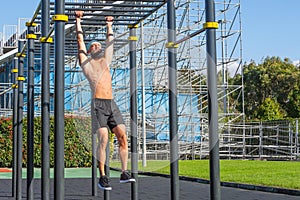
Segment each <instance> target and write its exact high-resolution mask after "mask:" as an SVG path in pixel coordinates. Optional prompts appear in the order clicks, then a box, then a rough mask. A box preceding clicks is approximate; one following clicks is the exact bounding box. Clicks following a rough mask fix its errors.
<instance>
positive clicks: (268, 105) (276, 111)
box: [255, 98, 285, 120]
mask: <svg viewBox="0 0 300 200" xmlns="http://www.w3.org/2000/svg"><path fill="white" fill-rule="evenodd" d="M284 116H285V111H284V110H283V109H282V108H281V107H280V104H279V103H278V102H277V101H276V100H274V99H271V98H266V99H265V100H264V101H263V102H262V104H261V105H260V106H259V107H258V109H257V111H256V112H255V117H256V118H258V119H260V120H277V119H283V118H284Z"/></svg>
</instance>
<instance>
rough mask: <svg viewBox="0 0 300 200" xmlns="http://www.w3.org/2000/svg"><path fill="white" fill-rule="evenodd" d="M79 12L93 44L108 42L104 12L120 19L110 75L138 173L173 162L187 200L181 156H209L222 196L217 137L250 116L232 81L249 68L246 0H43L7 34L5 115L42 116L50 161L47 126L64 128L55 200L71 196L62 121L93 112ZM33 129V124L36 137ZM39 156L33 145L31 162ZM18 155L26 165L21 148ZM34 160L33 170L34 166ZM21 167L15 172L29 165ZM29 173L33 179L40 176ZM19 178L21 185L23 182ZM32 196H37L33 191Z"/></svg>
mask: <svg viewBox="0 0 300 200" xmlns="http://www.w3.org/2000/svg"><path fill="white" fill-rule="evenodd" d="M75 10H84V11H85V13H84V17H83V19H82V26H83V31H84V38H85V41H86V42H89V41H91V40H95V39H96V40H98V41H100V42H102V44H104V42H103V41H104V40H105V39H106V36H105V35H106V30H105V16H108V15H109V16H113V17H114V25H113V28H114V35H115V42H114V48H115V51H114V52H115V54H114V59H113V63H112V65H111V74H112V80H113V90H114V97H115V101H116V102H117V104H118V106H119V108H120V110H121V112H122V113H123V116H124V119H125V122H126V125H127V127H130V129H129V128H128V135H130V138H131V140H130V145H131V146H130V151H131V152H130V156H131V159H132V161H133V162H132V164H133V166H132V175H133V177H135V178H137V166H136V165H135V161H136V160H137V159H142V160H143V164H146V160H147V159H160V158H165V156H167V157H168V158H169V159H170V160H171V170H170V171H171V184H172V191H173V192H172V194H171V196H172V199H178V171H177V168H178V166H177V161H178V159H179V158H185V159H199V158H200V159H201V158H203V157H206V156H208V155H209V154H210V157H211V158H212V161H211V162H212V163H213V164H212V168H211V170H212V171H213V172H214V173H212V174H213V177H211V181H212V184H211V188H212V190H211V191H212V194H211V197H212V199H219V198H220V194H219V193H218V191H219V189H218V187H219V186H218V182H219V175H218V171H219V169H218V152H217V151H218V150H219V148H218V145H219V139H218V135H217V132H218V130H222V128H223V127H225V126H228V124H230V123H233V122H237V121H242V120H243V117H244V114H243V112H242V113H241V112H238V111H237V110H236V109H235V105H236V104H237V101H238V99H232V98H231V99H230V101H229V96H230V95H231V94H233V93H238V94H239V95H237V96H238V98H241V99H243V83H242V82H241V83H240V84H238V85H230V84H229V83H228V76H233V75H235V74H237V73H240V72H241V71H242V45H241V18H240V0H215V1H210V0H196V1H188V0H178V1H166V0H141V1H129V0H125V1H100V0H72V1H71V0H66V1H58V0H56V1H54V0H51V1H49V0H41V2H40V3H39V5H38V6H37V9H36V12H35V13H34V15H33V17H32V19H29V20H28V21H27V23H26V26H27V30H25V31H24V30H23V29H22V28H20V27H19V28H16V32H14V33H12V34H8V35H7V34H6V33H2V35H3V36H2V38H3V39H2V41H1V42H0V45H1V48H0V49H1V52H0V53H1V55H0V70H1V73H0V82H1V87H0V94H1V96H0V106H1V113H0V114H1V115H2V116H12V115H13V113H14V109H13V108H16V107H18V117H17V119H15V120H16V124H19V123H18V122H20V120H21V119H22V115H23V112H24V114H26V113H27V117H28V118H29V119H31V120H29V121H30V122H32V121H33V120H32V119H33V117H34V115H42V118H43V122H42V123H43V127H44V129H43V130H42V131H43V147H42V148H43V149H45V151H44V154H43V159H44V160H43V162H42V163H44V164H45V165H47V163H49V158H48V155H47V151H48V148H49V147H48V144H47V137H48V135H47V134H49V124H47V121H49V120H48V119H49V116H50V115H55V117H56V120H55V127H56V128H55V132H56V133H59V134H57V136H56V139H55V141H56V153H57V154H56V155H57V156H56V157H57V158H56V159H57V160H56V163H58V165H57V166H56V174H57V176H56V178H55V181H56V183H57V184H56V185H55V197H56V199H63V195H64V192H63V187H64V185H63V184H64V181H63V175H61V174H63V154H62V152H63V150H62V148H63V139H64V138H63V132H64V126H63V124H62V123H60V122H61V121H63V117H64V115H73V116H74V115H75V116H76V115H78V116H82V115H89V114H90V101H91V95H90V88H89V85H88V82H87V80H86V79H85V78H84V76H83V73H82V71H81V68H80V66H79V65H78V60H77V41H76V33H75V17H74V11H75ZM19 26H20V25H19ZM17 30H18V31H17ZM55 33H59V34H55ZM4 35H5V36H4ZM4 38H5V39H4ZM214 43H215V44H214ZM103 47H104V48H105V46H103ZM215 56H217V57H215ZM16 60H17V61H18V62H16ZM20 67H24V68H23V70H24V71H22V69H21V68H20ZM16 69H18V70H16ZM216 69H217V70H216ZM16 72H18V77H17V78H16V79H15V80H14V77H15V73H16ZM215 83H216V85H215ZM16 84H17V85H18V87H16ZM23 84H24V106H23V102H22V100H20V97H18V101H17V102H15V101H16V98H15V95H14V92H15V93H16V91H18V93H19V94H20V92H22V90H21V89H22V88H23ZM209 91H210V92H209ZM22 93H23V92H22ZM209 95H210V96H209ZM22 99H23V98H22ZM16 103H18V105H17V106H16ZM209 105H210V106H209ZM217 110H219V112H218V111H217ZM209 112H210V115H209V114H208V113H209ZM30 122H29V124H30ZM217 124H219V127H218V125H217ZM32 126H33V125H32ZM29 127H30V126H29ZM31 128H32V127H31ZM16 129H18V130H22V129H21V127H16ZM32 131H33V130H32V129H30V128H29V130H28V132H29V135H30V134H33V132H32ZM19 132H20V131H19ZM219 132H221V131H219ZM18 137H21V136H20V133H18ZM20 139H21V138H18V140H19V141H20ZM170 141H171V142H170ZM177 145H178V146H177ZM92 149H93V151H94V149H95V148H94V146H93V147H92ZM32 151H33V150H32V149H31V148H29V152H28V155H29V156H28V157H30V155H32ZM17 152H18V156H17V157H18V159H21V153H22V152H20V149H18V150H17ZM93 155H94V153H93ZM18 161H20V160H18ZM16 162H17V161H16ZM28 162H29V163H28V166H29V169H31V167H32V166H31V165H32V163H31V162H32V161H28ZM93 162H94V164H95V162H96V161H95V158H93ZM94 166H95V165H94ZM17 167H18V168H16V169H15V171H18V170H19V169H20V166H17ZM28 171H29V172H28V174H27V175H28V177H29V178H27V179H28V182H30V181H31V180H32V179H33V171H32V170H28ZM95 173H96V172H95V170H93V174H94V175H95ZM47 177H48V169H47V168H44V174H43V178H44V179H45V180H46V181H45V182H43V183H44V184H45V185H44V188H45V189H44V191H43V197H45V198H46V199H47V196H48V193H49V191H48V189H49V185H48V184H49V182H48V180H47ZM17 178H20V177H19V176H17V177H15V179H14V181H15V183H18V184H20V183H21V181H20V180H17ZM93 181H94V182H93V188H92V192H93V195H96V191H97V188H96V186H95V185H96V182H95V181H96V180H95V179H93ZM29 185H30V184H29ZM17 188H19V190H16V191H15V192H16V194H14V195H16V196H17V197H19V196H20V194H21V191H20V188H21V185H18V186H17ZM137 188H138V185H137V184H134V185H133V189H132V191H133V199H137ZM27 195H28V196H29V197H32V195H33V191H32V188H31V187H30V186H29V188H28V190H27ZM105 198H106V199H107V198H109V192H107V193H105Z"/></svg>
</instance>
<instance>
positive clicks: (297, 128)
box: [295, 119, 299, 160]
mask: <svg viewBox="0 0 300 200" xmlns="http://www.w3.org/2000/svg"><path fill="white" fill-rule="evenodd" d="M295 140H296V143H295V144H296V145H295V146H296V160H297V159H299V120H298V119H296V138H295Z"/></svg>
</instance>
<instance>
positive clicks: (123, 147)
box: [112, 124, 128, 172]
mask: <svg viewBox="0 0 300 200" xmlns="http://www.w3.org/2000/svg"><path fill="white" fill-rule="evenodd" d="M112 131H113V132H114V133H115V135H116V136H117V139H118V143H119V155H120V159H121V164H122V172H124V171H126V170H127V162H128V142H127V136H126V131H125V125H124V124H120V125H118V126H116V127H115V128H113V130H112Z"/></svg>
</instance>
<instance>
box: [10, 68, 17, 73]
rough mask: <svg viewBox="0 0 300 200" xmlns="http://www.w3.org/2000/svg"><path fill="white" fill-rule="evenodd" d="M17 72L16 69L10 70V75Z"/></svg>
mask: <svg viewBox="0 0 300 200" xmlns="http://www.w3.org/2000/svg"><path fill="white" fill-rule="evenodd" d="M18 71H19V70H18V69H12V70H11V72H12V73H18Z"/></svg>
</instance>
